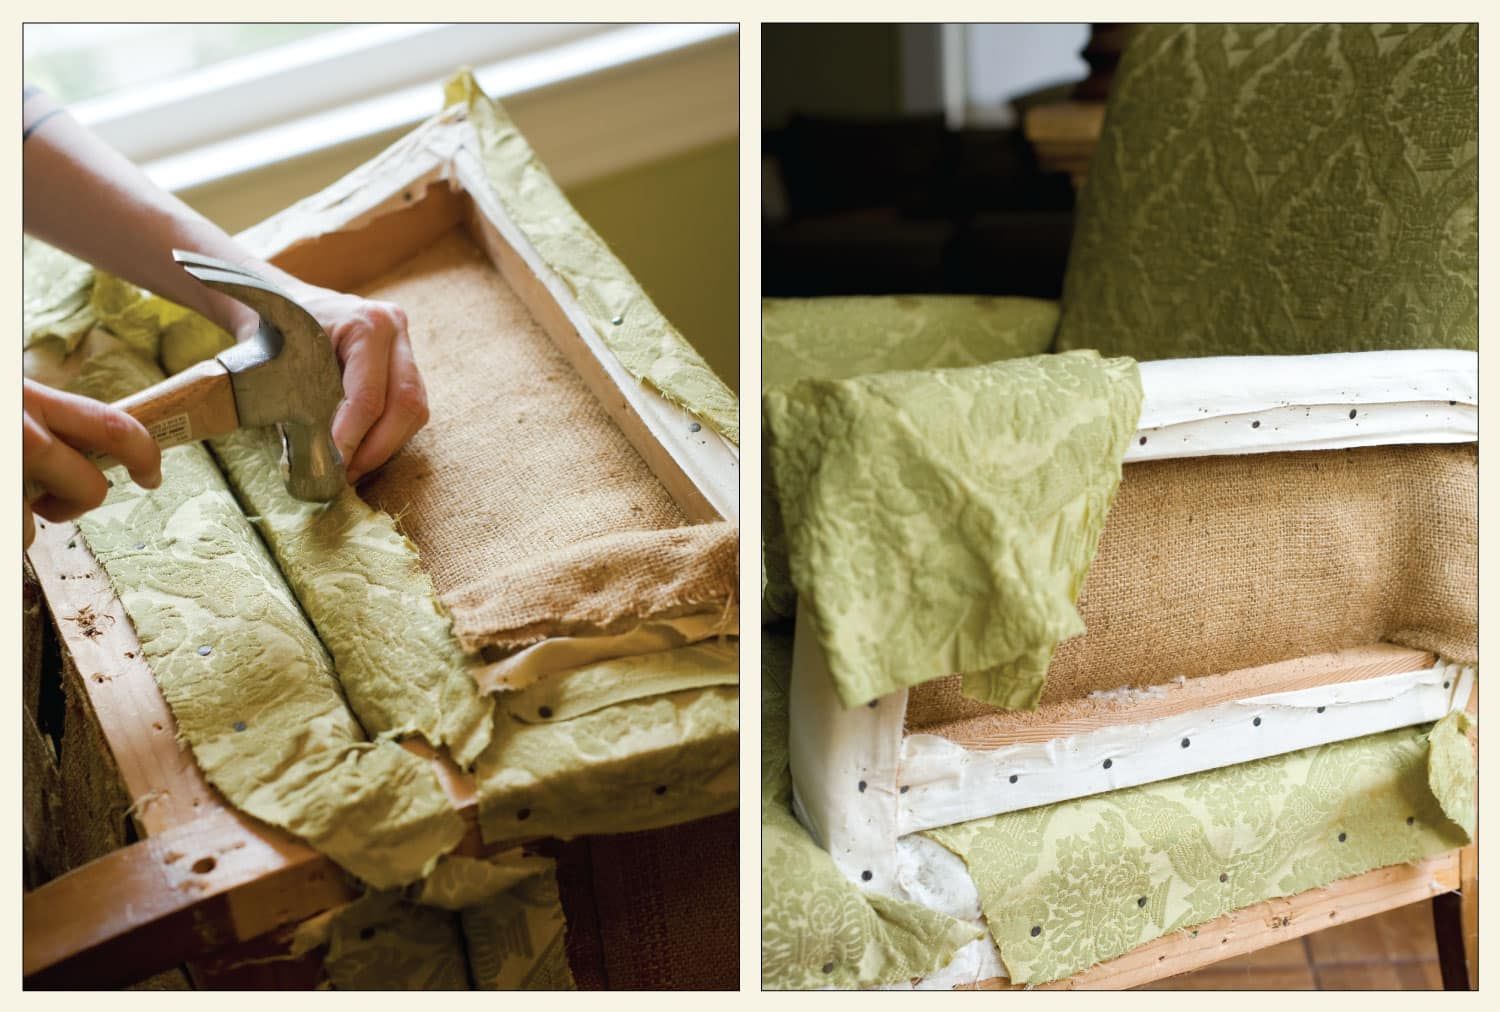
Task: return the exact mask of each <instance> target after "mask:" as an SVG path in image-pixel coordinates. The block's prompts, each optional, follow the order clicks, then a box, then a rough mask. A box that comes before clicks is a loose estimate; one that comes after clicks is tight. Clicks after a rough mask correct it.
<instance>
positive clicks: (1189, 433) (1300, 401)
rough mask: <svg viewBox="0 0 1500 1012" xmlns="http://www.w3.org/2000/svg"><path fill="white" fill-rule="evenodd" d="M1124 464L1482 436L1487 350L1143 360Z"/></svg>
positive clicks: (1471, 439)
mask: <svg viewBox="0 0 1500 1012" xmlns="http://www.w3.org/2000/svg"><path fill="white" fill-rule="evenodd" d="M1140 372H1141V390H1142V393H1143V395H1144V396H1143V400H1142V404H1141V418H1140V421H1139V423H1138V424H1137V429H1136V434H1135V436H1134V438H1132V439H1131V441H1130V445H1129V446H1128V447H1127V449H1126V451H1125V462H1126V463H1132V462H1135V461H1143V460H1169V459H1173V458H1180V457H1202V456H1209V455H1215V454H1246V453H1275V452H1281V451H1285V450H1337V449H1344V448H1347V447H1356V446H1397V445H1404V444H1411V443H1467V442H1474V441H1476V440H1477V439H1478V438H1479V410H1478V406H1477V405H1478V402H1479V355H1478V354H1477V353H1476V352H1472V351H1456V350H1451V349H1421V350H1415V351H1361V352H1345V353H1340V354H1334V355H1254V356H1236V357H1232V358H1181V359H1167V360H1164V361H1159V362H1142V363H1141V366H1140Z"/></svg>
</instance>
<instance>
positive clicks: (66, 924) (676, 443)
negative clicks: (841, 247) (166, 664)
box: [22, 107, 739, 987]
mask: <svg viewBox="0 0 1500 1012" xmlns="http://www.w3.org/2000/svg"><path fill="white" fill-rule="evenodd" d="M480 150H481V149H480V145H479V139H478V136H477V134H476V133H475V130H474V127H473V126H472V124H471V123H470V122H469V121H468V119H467V118H466V116H465V114H464V113H463V111H462V109H461V108H458V107H455V108H451V109H449V110H448V111H446V112H445V113H444V114H442V115H440V116H438V117H435V118H434V119H433V120H431V121H429V122H428V123H426V124H424V125H423V126H422V127H420V128H418V129H417V130H416V131H414V132H413V133H412V134H410V135H408V136H407V137H405V138H403V139H402V140H401V141H399V142H397V143H396V144H395V145H394V146H392V147H391V148H390V149H388V150H387V151H385V152H384V153H382V154H381V155H379V156H378V157H376V158H375V159H374V160H372V161H371V162H369V163H367V164H365V165H364V166H362V167H360V168H359V169H357V170H355V171H354V172H353V173H351V174H350V175H348V176H346V177H344V178H343V179H341V180H339V181H338V182H335V183H334V184H332V185H331V186H330V187H328V188H327V189H325V190H324V191H322V192H321V193H319V194H316V195H314V196H313V197H310V198H308V199H307V200H304V201H302V202H300V203H298V204H297V205H294V206H293V207H291V208H288V209H287V210H286V211H284V212H282V213H281V214H278V215H276V216H274V217H273V218H271V219H268V220H267V221H265V222H263V223H262V224H260V225H258V226H256V227H254V228H252V229H250V230H248V231H247V232H245V233H243V234H242V235H241V236H240V239H241V241H242V242H243V243H244V244H245V245H246V246H247V247H248V248H250V249H251V250H253V251H254V252H256V253H257V254H259V255H261V256H263V257H265V258H266V259H268V260H271V261H272V262H274V263H275V264H277V266H280V267H282V268H284V269H286V270H288V271H290V272H291V273H293V274H296V275H298V276H300V277H302V278H304V279H305V280H308V281H310V282H313V283H316V284H320V285H325V286H329V287H334V288H339V289H344V290H347V289H351V288H354V287H356V286H358V285H359V284H361V283H364V282H367V281H369V280H372V279H374V278H375V277H378V276H379V275H380V274H382V273H383V272H385V271H387V270H389V269H390V268H392V267H394V266H396V265H397V264H399V263H401V262H402V261H404V260H406V259H407V258H409V257H410V256H412V255H414V254H415V253H416V252H417V251H419V250H420V249H421V248H422V247H423V246H425V245H427V244H428V243H430V242H432V241H433V240H435V239H437V238H438V237H440V236H441V235H443V234H444V233H445V232H447V231H448V230H449V229H451V228H453V227H455V226H459V225H462V226H463V227H465V228H466V229H467V231H468V233H469V234H470V236H471V237H472V238H473V239H474V241H475V242H476V243H477V244H478V245H480V246H481V247H482V248H483V249H484V250H485V252H486V253H487V254H488V256H489V258H490V260H491V262H492V263H493V264H494V266H495V269H496V270H498V271H499V272H500V274H501V276H502V277H503V278H504V279H505V281H506V282H507V283H508V284H509V285H510V286H511V287H512V288H513V289H514V291H515V292H516V293H517V295H519V296H520V298H521V299H522V301H523V302H524V303H525V305H526V306H527V308H528V309H529V310H530V312H531V313H532V315H533V316H534V317H535V319H536V320H537V322H538V323H540V324H541V325H542V327H543V329H544V330H545V331H546V332H547V334H548V335H549V337H550V338H551V339H552V341H553V342H554V343H555V344H556V346H557V347H558V349H559V350H560V351H561V352H562V353H563V355H564V356H565V357H566V358H567V359H568V361H569V362H570V363H571V364H572V366H573V368H574V369H575V370H576V371H577V373H578V374H579V376H580V377H581V378H582V379H583V380H584V382H585V384H586V385H587V386H588V387H589V389H590V390H591V391H592V393H593V394H594V396H595V397H596V398H597V399H598V400H599V402H600V404H601V405H602V406H603V407H604V408H605V409H606V411H608V413H609V414H610V416H611V417H612V418H613V419H614V420H615V422H616V423H617V424H618V425H619V427H620V429H621V430H622V431H623V432H624V433H625V436H626V437H627V438H628V439H629V440H630V442H631V444H632V446H634V448H635V449H636V450H637V451H638V452H639V453H640V455H641V457H642V458H643V459H644V460H645V461H646V463H647V465H648V466H649V467H650V468H651V470H652V472H653V473H654V474H655V475H656V476H657V478H658V479H660V480H661V482H662V484H663V485H664V486H665V487H666V489H667V490H668V492H669V493H670V494H671V495H672V497H673V499H674V500H675V501H676V502H677V503H678V505H679V506H680V507H681V508H682V510H683V512H684V513H685V514H686V515H687V516H688V517H689V518H690V519H691V520H693V521H708V520H715V519H720V518H723V519H728V520H733V521H737V520H738V509H739V507H738V495H739V475H738V463H739V450H738V448H737V447H736V446H735V445H734V444H733V443H731V442H730V441H728V440H727V439H724V438H722V437H720V436H719V435H717V434H716V433H714V432H713V431H712V430H711V429H709V428H708V427H706V426H702V425H700V424H697V423H695V421H694V419H693V418H692V417H691V416H690V415H689V414H688V413H686V412H685V411H683V410H682V409H680V408H678V407H676V406H675V405H673V404H671V403H670V402H668V401H667V400H666V399H665V398H663V397H662V396H661V395H660V394H658V393H657V392H656V391H655V390H653V389H651V388H649V387H647V386H645V385H644V384H642V383H640V382H638V381H637V380H636V379H635V378H634V377H632V376H630V375H629V374H628V373H627V372H626V371H625V369H624V368H623V366H621V365H620V363H619V361H618V360H617V359H616V358H615V356H614V355H613V353H612V352H610V351H609V349H608V348H607V347H606V346H605V345H604V343H603V342H602V341H601V340H600V338H599V336H598V334H596V333H595V332H594V330H593V328H592V326H591V325H590V324H589V322H588V319H587V317H586V316H585V314H584V312H583V310H582V308H581V307H580V306H579V304H578V302H577V301H576V299H575V298H574V297H573V295H572V292H571V290H570V289H569V287H568V285H567V284H566V283H565V282H564V280H563V279H562V278H561V277H559V276H558V275H557V274H556V273H554V272H553V271H552V269H551V268H550V267H549V266H548V265H547V264H546V263H545V262H544V261H543V260H542V258H541V256H540V255H539V254H538V253H537V251H536V249H535V248H534V247H533V246H532V244H531V242H530V241H529V240H528V238H527V237H526V235H525V233H524V232H523V231H522V230H521V229H520V227H519V226H518V225H517V224H516V223H515V222H514V221H513V220H512V218H511V217H510V215H508V214H507V213H506V211H505V209H504V207H503V206H502V205H501V203H500V201H499V200H498V199H497V198H496V196H495V194H494V192H493V191H492V190H491V188H490V186H489V183H488V181H487V179H486V177H485V174H484V169H483V165H482V162H481V160H480V153H479V152H480ZM38 527H39V530H38V532H37V538H36V541H35V543H34V544H33V545H32V547H31V549H30V551H29V553H28V554H29V558H30V562H31V566H32V569H33V571H34V573H35V576H36V579H37V582H38V583H39V584H40V587H41V591H42V593H43V595H44V597H45V600H46V604H47V607H48V609H49V610H50V613H51V615H52V620H53V622H54V624H55V628H56V632H57V637H58V640H59V641H60V644H61V647H62V653H63V657H64V662H65V668H66V671H67V675H66V677H67V678H68V680H69V682H70V690H71V691H72V692H73V693H74V694H75V695H77V696H78V697H79V699H80V700H81V701H82V702H83V704H84V707H83V708H84V709H85V710H86V711H87V713H88V715H89V719H90V720H91V721H92V722H94V723H95V724H96V725H97V730H98V732H99V735H100V737H102V740H103V742H104V743H105V745H106V746H107V752H108V755H107V756H106V757H104V758H105V761H106V765H108V766H109V767H110V769H111V771H112V772H113V774H115V775H117V777H118V780H119V782H120V785H121V786H122V787H123V790H124V793H125V795H126V796H127V797H129V798H130V799H131V801H132V805H131V809H130V812H129V818H130V820H131V822H132V824H133V828H134V830H135V833H136V834H137V835H138V836H139V838H140V839H139V842H136V843H134V844H132V845H130V846H127V847H124V848H122V849H119V850H116V851H114V852H112V853H110V854H108V855H107V856H105V857H102V858H99V859H98V860H95V861H93V862H91V863H89V864H86V865H84V866H82V867H79V868H77V869H75V870H73V871H70V872H68V873H67V874H64V875H62V876H60V877H58V878H55V879H53V880H52V881H49V882H47V883H46V884H45V885H43V886H42V887H40V888H37V889H35V890H32V891H30V892H28V893H27V894H26V895H25V897H24V900H23V921H22V923H23V955H22V966H23V974H24V977H25V982H26V984H27V985H28V986H33V987H46V986H70V987H99V986H116V985H122V984H127V983H131V982H133V981H135V980H140V979H143V978H145V977H148V976H150V975H151V974H153V973H155V972H158V971H160V970H165V969H168V968H171V967H175V966H179V965H182V964H192V965H193V966H194V967H195V971H196V970H201V973H197V972H195V976H197V977H199V980H200V983H208V984H209V985H212V984H214V983H219V984H223V983H226V982H232V983H235V984H237V985H239V986H246V985H251V986H253V985H254V984H255V983H257V982H262V983H263V982H264V976H263V975H262V976H261V977H257V976H256V975H255V974H253V973H252V974H249V975H247V974H246V973H244V972H241V971H236V969H235V967H236V964H237V963H239V964H242V965H249V963H250V961H255V962H257V963H262V964H264V963H268V962H274V961H276V960H278V959H290V958H291V957H290V956H289V955H288V952H287V950H288V945H289V941H290V933H291V930H292V929H293V928H294V927H295V926H296V925H297V924H299V923H301V922H304V921H306V920H308V919H310V918H313V917H315V916H318V915H320V914H324V913H326V912H327V911H329V910H332V909H334V908H336V907H337V906H339V905H340V904H343V903H346V902H348V901H349V900H351V899H352V898H353V897H354V895H355V893H356V890H355V888H354V886H353V884H352V883H351V882H350V880H349V879H348V877H347V876H346V875H345V874H344V873H343V872H342V871H341V870H340V869H339V868H338V867H337V866H336V865H335V864H334V863H333V862H332V861H330V860H329V859H328V858H326V857H324V856H322V855H321V854H319V853H317V852H316V851H314V850H313V849H312V848H310V847H309V846H307V845H306V844H304V843H302V842H301V841H299V840H297V839H295V838H293V837H292V836H291V835H290V834H288V833H286V832H283V831H281V830H279V829H275V828H273V827H270V826H267V825H264V824H262V823H260V822H258V821H256V820H255V819H252V818H250V817H248V816H246V815H244V814H242V813H240V812H237V811H236V810H235V809H234V808H232V807H231V806H229V805H228V804H227V803H226V802H225V801H224V799H223V798H222V797H220V795H219V794H218V792H217V791H215V790H214V789H213V788H212V787H211V786H210V785H209V784H208V783H207V782H206V781H205V780H204V778H203V775H202V773H201V772H200V771H199V769H198V767H197V764H196V763H195V762H194V761H193V758H192V755H191V753H189V752H188V751H187V750H186V749H185V748H183V747H181V746H179V745H178V743H177V740H176V724H175V722H174V720H173V718H172V713H171V711H170V709H169V708H168V706H167V704H166V701H165V700H164V699H163V698H162V695H161V692H160V690H159V688H158V687H157V684H156V681H155V679H154V677H153V676H152V674H151V671H150V669H149V667H148V666H147V664H146V662H145V660H144V658H143V657H142V655H141V645H140V642H139V640H138V639H137V637H136V633H135V630H134V628H133V627H132V626H131V623H130V619H129V617H128V616H127V615H126V613H125V610H124V607H123V605H122V603H121V601H120V599H119V597H118V596H117V595H116V594H115V593H114V592H113V590H112V589H111V587H110V583H109V579H108V577H107V575H106V574H105V572H104V571H103V569H102V568H101V567H100V566H99V564H98V562H97V561H96V560H95V559H94V557H93V555H92V554H91V553H90V552H89V550H88V547H87V546H86V545H85V543H84V541H83V538H82V537H80V536H78V533H77V530H76V528H75V527H74V525H72V524H50V523H46V524H39V525H38ZM406 747H408V748H409V749H411V750H412V751H414V752H416V753H417V754H419V755H424V756H426V757H428V758H429V759H430V760H431V761H432V762H433V763H434V765H435V768H436V769H437V772H438V775H439V777H440V780H441V781H442V783H443V786H444V788H445V790H446V791H447V792H448V795H449V799H450V801H451V802H452V804H453V805H454V807H455V809H457V810H458V811H459V812H460V813H462V814H463V815H464V816H465V818H466V819H467V820H468V822H469V825H470V832H469V834H468V836H467V837H466V838H465V840H464V842H463V843H462V844H461V845H460V852H462V853H469V854H475V853H481V852H482V851H483V845H482V843H481V842H480V839H479V833H478V827H477V815H476V803H475V797H474V788H473V784H472V783H471V782H470V781H469V779H468V778H467V777H466V776H464V775H463V774H462V773H461V771H459V770H458V769H457V768H456V767H455V766H454V765H453V764H452V763H451V761H449V760H448V759H447V758H446V757H444V756H442V755H439V754H437V753H434V752H433V751H432V750H431V749H429V748H426V746H425V745H423V744H422V743H420V742H415V741H413V742H408V743H406ZM314 959H316V957H314Z"/></svg>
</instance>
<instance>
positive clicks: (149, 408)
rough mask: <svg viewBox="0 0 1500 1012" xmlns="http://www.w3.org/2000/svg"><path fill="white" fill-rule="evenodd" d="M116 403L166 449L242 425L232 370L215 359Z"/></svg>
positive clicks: (227, 431) (116, 405)
mask: <svg viewBox="0 0 1500 1012" xmlns="http://www.w3.org/2000/svg"><path fill="white" fill-rule="evenodd" d="M113 406H114V407H116V408H119V409H120V410H121V411H123V412H125V413H126V414H128V415H130V416H131V417H133V418H135V419H136V420H137V421H139V422H140V423H141V424H142V425H144V426H146V429H147V430H148V431H149V432H150V433H151V435H153V436H155V437H156V441H157V442H158V443H159V444H161V448H162V449H163V450H165V449H167V448H168V447H172V446H181V445H182V444H183V443H196V442H197V441H198V440H200V439H210V438H212V437H214V436H222V435H225V434H227V433H230V432H233V431H234V430H235V429H237V428H239V427H240V419H239V413H238V412H237V411H236V410H235V406H234V387H233V385H232V384H231V382H230V379H229V370H228V369H225V368H224V367H223V366H222V365H220V364H219V362H218V360H217V359H212V358H211V359H209V360H208V361H206V362H199V363H198V364H197V365H195V366H193V367H192V368H191V369H184V370H183V371H182V372H180V373H178V374H177V375H175V376H173V377H171V378H170V379H166V380H163V381H162V382H160V383H158V384H156V385H155V386H153V387H148V388H146V389H145V390H142V391H140V392H139V393H134V394H131V395H130V396H129V397H126V398H124V399H123V400H118V401H115V403H114V405H113Z"/></svg>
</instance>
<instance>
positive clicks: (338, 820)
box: [74, 346, 464, 887]
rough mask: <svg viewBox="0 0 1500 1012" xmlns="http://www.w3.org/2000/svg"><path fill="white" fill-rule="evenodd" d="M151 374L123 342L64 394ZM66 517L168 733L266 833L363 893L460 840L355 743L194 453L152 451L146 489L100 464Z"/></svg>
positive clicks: (405, 758)
mask: <svg viewBox="0 0 1500 1012" xmlns="http://www.w3.org/2000/svg"><path fill="white" fill-rule="evenodd" d="M159 379H161V373H160V372H158V371H157V370H156V369H155V368H154V367H152V366H150V365H147V364H146V363H145V362H144V361H142V360H140V359H138V358H137V357H136V356H135V355H134V354H133V353H132V352H130V351H128V350H126V349H125V348H124V346H119V350H118V351H116V352H115V353H113V354H107V355H101V356H99V357H97V358H94V359H91V360H90V361H89V362H88V363H87V364H86V365H85V367H84V369H83V372H82V374H81V376H80V379H79V381H78V382H77V383H76V384H75V385H74V389H75V391H76V392H78V393H82V394H85V395H87V396H93V397H98V398H101V399H105V400H113V399H115V398H118V397H122V396H124V395H125V394H127V393H131V392H134V391H135V390H138V389H140V388H142V387H144V386H147V385H149V384H150V383H152V382H154V381H156V380H159ZM110 471H111V479H112V482H113V484H112V487H111V488H110V490H109V496H108V498H107V499H106V500H105V503H104V505H103V506H101V507H100V508H99V509H96V510H94V511H92V512H91V513H88V514H86V515H85V516H83V517H82V518H80V520H79V521H78V526H79V530H80V531H81V532H82V533H83V536H84V538H85V540H86V541H87V543H88V546H89V549H91V550H92V551H93V553H94V555H95V557H96V558H97V559H98V560H99V562H100V564H101V565H102V566H103V567H104V568H105V571H106V572H107V573H108V574H109V578H110V583H111V584H112V585H113V587H114V589H115V592H116V593H118V594H119V595H120V598H121V600H122V602H123V603H124V605H125V610H126V612H127V613H128V614H129V615H130V619H131V623H132V624H133V625H134V627H135V631H136V633H137V635H138V636H139V637H140V640H141V649H142V652H143V654H144V656H145V658H146V659H147V661H148V662H149V663H150V665H151V670H152V673H153V674H154V675H155V677H156V680H157V683H158V684H159V685H160V686H161V690H162V695H163V696H164V697H165V698H166V700H167V703H168V704H169V705H170V706H171V708H172V714H173V716H174V717H175V718H176V721H177V730H178V734H179V735H180V736H181V738H182V739H183V740H184V741H185V742H186V743H187V744H188V745H189V746H190V747H191V748H192V750H193V756H194V758H195V759H196V760H197V763H198V766H199V768H200V769H201V770H202V771H203V773H204V776H205V777H207V779H208V780H209V782H210V783H212V784H213V785H214V786H215V787H217V788H218V789H219V790H220V791H222V792H223V793H224V795H225V797H226V798H227V799H228V800H229V801H230V803H232V804H234V805H235V806H236V807H238V808H242V809H244V810H245V811H246V812H248V813H250V814H251V815H253V816H255V817H256V818H258V819H261V820H263V821H265V822H268V823H271V824H272V825H276V826H282V827H284V828H286V829H288V830H289V831H291V832H292V833H295V834H296V835H298V836H300V837H302V838H304V839H305V840H307V841H308V843H310V844H311V845H312V846H313V847H315V848H317V849H318V850H320V851H322V852H323V853H325V854H327V855H328V856H329V857H331V858H333V859H334V860H335V861H337V862H338V863H339V864H340V865H342V866H343V867H345V868H347V869H348V870H349V871H351V872H352V873H354V874H355V875H358V876H359V877H360V878H361V879H363V880H365V881H366V882H369V883H371V884H372V885H374V886H377V887H390V886H396V885H402V884H405V883H408V882H411V881H414V880H416V879H418V878H420V877H421V876H423V875H425V874H427V872H428V871H430V870H431V869H432V867H433V865H434V864H435V863H436V861H437V860H438V857H439V856H440V855H441V854H443V853H445V852H446V851H448V850H450V849H451V848H452V847H453V846H455V845H456V844H457V843H458V841H459V840H460V839H461V838H462V836H463V833H464V825H463V820H462V819H460V818H459V817H458V815H457V813H455V812H454V811H453V809H452V808H451V807H450V806H449V804H448V799H447V796H446V795H445V794H444V793H443V791H442V788H441V787H440V786H439V785H438V782H437V780H436V778H435V777H434V776H433V773H432V770H431V768H430V767H429V766H428V764H427V763H426V762H425V761H423V760H421V759H418V758H417V757H416V756H414V755H412V754H411V753H409V752H407V751H406V750H405V749H403V748H401V747H400V746H399V745H397V744H396V743H395V742H394V741H388V740H387V741H377V742H371V741H367V740H365V739H366V735H365V730H364V728H362V727H361V726H360V724H359V722H358V721H357V720H356V719H355V717H354V715H353V714H352V713H350V711H349V709H348V707H347V706H346V705H345V702H344V695H343V691H342V690H341V687H340V685H339V682H338V680H337V678H336V677H335V673H334V667H333V663H332V661H331V660H330V658H329V656H328V654H327V652H326V651H325V650H324V649H323V645H322V644H321V643H320V642H319V640H318V637H317V634H316V633H314V631H313V629H312V628H311V627H310V626H309V625H308V622H307V620H306V618H304V617H303V614H302V611H301V609H300V607H299V605H298V602H297V599H296V597H295V596H294V595H293V593H292V591H291V589H290V588H289V587H288V586H287V585H286V582H285V581H284V580H283V579H282V575H281V573H280V571H279V570H278V569H277V568H276V564H275V563H274V562H273V561H272V559H271V557H270V554H269V553H268V552H267V551H266V549H265V546H264V545H262V544H261V542H260V539H259V538H258V537H257V536H256V534H255V530H254V528H253V527H252V526H251V525H250V522H249V521H248V520H246V519H245V516H244V514H243V513H241V511H240V507H239V504H238V503H237V502H236V501H235V499H234V496H233V495H232V494H231V493H230V491H229V489H228V487H227V486H226V485H225V482H224V478H223V476H222V475H221V474H220V473H219V470H218V468H216V467H215V466H214V463H213V461H212V459H211V458H210V457H209V454H208V451H207V450H205V449H204V448H203V447H201V446H181V447H176V448H174V449H171V450H168V451H166V453H165V454H164V455H163V459H162V476H163V480H162V486H161V487H160V488H159V489H156V490H155V491H152V492H149V493H148V492H147V491H146V490H144V489H142V488H140V487H139V486H137V485H136V484H134V483H133V482H131V481H130V480H129V477H128V476H127V475H126V474H125V472H124V470H123V469H122V468H118V467H116V468H111V469H110Z"/></svg>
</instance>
